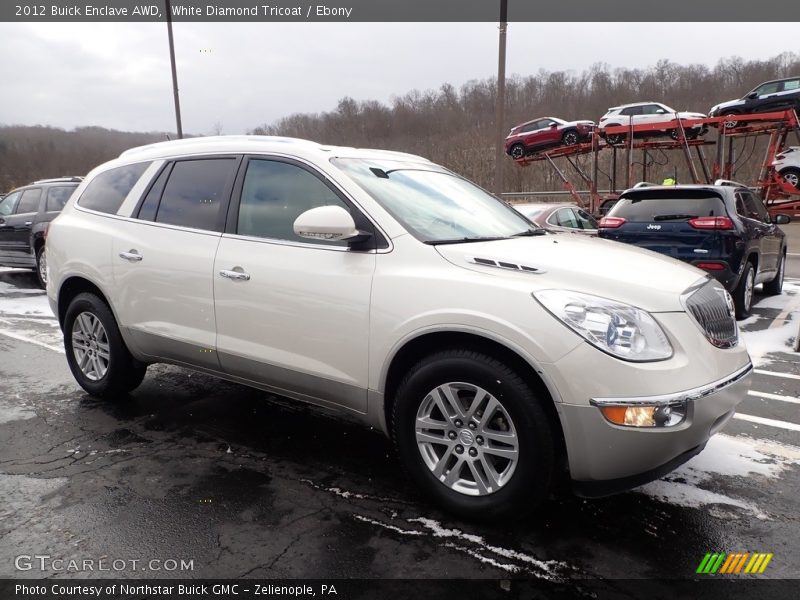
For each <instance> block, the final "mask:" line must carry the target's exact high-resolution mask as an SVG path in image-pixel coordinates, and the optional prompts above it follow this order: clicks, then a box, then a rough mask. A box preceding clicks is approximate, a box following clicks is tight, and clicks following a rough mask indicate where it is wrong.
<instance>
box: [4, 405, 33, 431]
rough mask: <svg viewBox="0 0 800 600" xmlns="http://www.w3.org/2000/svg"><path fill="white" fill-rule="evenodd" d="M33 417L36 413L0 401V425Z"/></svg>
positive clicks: (23, 407)
mask: <svg viewBox="0 0 800 600" xmlns="http://www.w3.org/2000/svg"><path fill="white" fill-rule="evenodd" d="M35 416H36V412H35V411H33V410H32V409H30V408H27V407H25V406H20V405H18V404H11V403H10V402H8V401H7V400H0V425H1V424H3V423H13V422H14V421H24V420H26V419H33V418H34V417H35Z"/></svg>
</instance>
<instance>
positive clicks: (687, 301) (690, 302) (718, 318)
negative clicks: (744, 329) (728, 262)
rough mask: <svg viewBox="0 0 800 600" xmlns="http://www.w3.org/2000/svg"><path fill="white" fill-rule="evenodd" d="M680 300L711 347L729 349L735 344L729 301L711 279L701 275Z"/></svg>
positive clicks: (732, 316)
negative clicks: (701, 277)
mask: <svg viewBox="0 0 800 600" xmlns="http://www.w3.org/2000/svg"><path fill="white" fill-rule="evenodd" d="M681 303H682V304H683V307H684V308H685V309H686V312H687V313H688V314H689V316H690V317H691V318H692V320H693V321H694V322H695V324H696V325H697V326H698V327H699V328H700V331H702V332H703V335H705V337H706V339H707V340H708V341H709V342H710V343H711V344H712V345H713V346H716V347H717V348H733V347H734V346H736V344H738V343H739V328H738V327H737V326H736V316H735V313H734V308H733V300H732V299H731V297H730V294H728V292H727V291H725V289H724V288H723V287H722V286H721V285H720V284H718V283H717V282H716V281H715V280H713V279H706V278H704V279H702V280H701V281H699V282H697V283H695V284H694V285H692V286H691V287H690V288H689V289H688V290H686V291H685V292H684V293H683V295H682V296H681Z"/></svg>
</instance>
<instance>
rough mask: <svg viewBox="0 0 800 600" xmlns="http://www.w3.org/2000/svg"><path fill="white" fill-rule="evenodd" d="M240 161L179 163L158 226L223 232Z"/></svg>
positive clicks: (160, 209)
mask: <svg viewBox="0 0 800 600" xmlns="http://www.w3.org/2000/svg"><path fill="white" fill-rule="evenodd" d="M238 162H239V161H238V159H237V158H233V157H230V158H209V159H197V160H182V161H178V162H176V163H175V166H174V167H173V168H172V173H171V174H170V176H169V180H168V181H167V184H166V186H164V193H163V194H162V196H161V202H160V203H159V205H158V212H157V213H156V222H157V223H166V224H169V225H179V226H181V227H190V228H192V229H205V230H208V231H221V230H222V225H223V223H222V216H221V215H222V211H221V210H220V207H222V206H223V205H225V204H226V201H227V194H228V193H229V190H230V188H231V185H232V183H233V178H234V177H235V175H236V166H237V165H238Z"/></svg>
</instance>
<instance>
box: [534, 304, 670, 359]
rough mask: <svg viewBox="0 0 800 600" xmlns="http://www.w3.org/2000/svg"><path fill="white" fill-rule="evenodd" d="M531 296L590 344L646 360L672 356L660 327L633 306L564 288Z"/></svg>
mask: <svg viewBox="0 0 800 600" xmlns="http://www.w3.org/2000/svg"><path fill="white" fill-rule="evenodd" d="M533 297H534V298H535V299H536V300H537V301H539V303H540V304H541V305H542V306H544V307H545V308H546V309H547V310H548V311H549V312H550V313H551V314H553V316H555V317H557V318H558V319H559V320H560V321H561V322H563V323H564V324H565V325H566V326H567V327H569V328H570V329H572V330H573V331H574V332H575V333H577V334H578V335H580V336H582V337H583V338H585V339H586V340H587V341H588V342H589V343H590V344H592V345H593V346H595V347H596V348H598V349H600V350H602V351H603V352H607V353H608V354H611V355H613V356H616V357H617V358H621V359H623V360H629V361H634V362H647V361H654V360H665V359H667V358H670V357H671V356H672V346H671V345H670V343H669V341H668V340H667V336H666V334H665V333H664V331H663V330H662V329H661V327H659V325H658V323H656V321H655V319H653V317H652V316H651V315H650V314H649V313H647V312H645V311H643V310H641V309H639V308H636V307H635V306H630V305H629V304H623V303H621V302H615V301H614V300H609V299H607V298H600V297H598V296H590V295H589V294H581V293H580V292H571V291H567V290H542V291H540V292H534V293H533Z"/></svg>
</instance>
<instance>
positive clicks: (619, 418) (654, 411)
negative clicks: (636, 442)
mask: <svg viewBox="0 0 800 600" xmlns="http://www.w3.org/2000/svg"><path fill="white" fill-rule="evenodd" d="M600 412H602V413H603V416H604V417H605V418H606V419H608V420H609V421H610V422H611V423H614V424H615V425H625V426H628V427H673V426H675V425H678V424H679V423H681V422H682V421H683V419H684V418H685V417H686V404H685V403H680V404H671V405H664V404H662V405H657V406H647V405H640V406H601V407H600Z"/></svg>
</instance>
